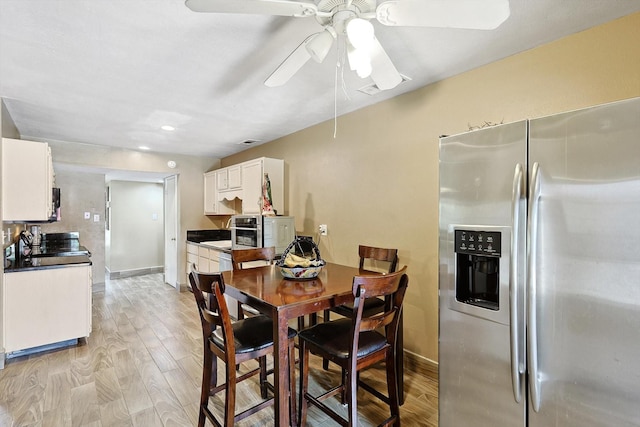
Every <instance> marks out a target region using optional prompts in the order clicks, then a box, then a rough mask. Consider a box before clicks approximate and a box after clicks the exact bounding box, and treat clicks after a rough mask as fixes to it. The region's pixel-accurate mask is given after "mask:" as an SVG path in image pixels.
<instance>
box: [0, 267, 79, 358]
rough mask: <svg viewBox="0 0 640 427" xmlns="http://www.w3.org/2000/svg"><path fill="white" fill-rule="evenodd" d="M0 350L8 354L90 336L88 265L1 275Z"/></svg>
mask: <svg viewBox="0 0 640 427" xmlns="http://www.w3.org/2000/svg"><path fill="white" fill-rule="evenodd" d="M3 293H4V295H3V298H4V315H3V326H4V350H5V352H7V353H11V352H13V351H17V350H24V349H28V348H33V347H39V346H42V345H47V344H53V343H57V342H61V341H66V340H70V339H75V338H82V337H88V336H89V334H90V333H91V266H90V265H79V266H65V267H60V268H48V269H42V270H30V271H24V272H12V273H5V274H4V289H3Z"/></svg>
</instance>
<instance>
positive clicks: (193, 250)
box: [187, 243, 198, 255]
mask: <svg viewBox="0 0 640 427" xmlns="http://www.w3.org/2000/svg"><path fill="white" fill-rule="evenodd" d="M187 253H188V254H194V255H198V245H194V244H193V243H187Z"/></svg>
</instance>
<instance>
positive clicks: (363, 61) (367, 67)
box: [347, 43, 373, 79]
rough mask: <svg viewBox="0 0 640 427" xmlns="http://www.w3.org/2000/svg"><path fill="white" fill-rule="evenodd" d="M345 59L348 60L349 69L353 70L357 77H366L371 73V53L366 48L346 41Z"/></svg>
mask: <svg viewBox="0 0 640 427" xmlns="http://www.w3.org/2000/svg"><path fill="white" fill-rule="evenodd" d="M347 59H348V60H349V68H350V69H351V71H355V72H356V74H358V77H360V78H361V79H366V78H367V77H369V76H370V75H371V72H372V71H373V68H372V66H371V55H370V52H368V51H367V50H366V49H363V48H360V49H358V48H356V47H355V46H352V45H351V43H347Z"/></svg>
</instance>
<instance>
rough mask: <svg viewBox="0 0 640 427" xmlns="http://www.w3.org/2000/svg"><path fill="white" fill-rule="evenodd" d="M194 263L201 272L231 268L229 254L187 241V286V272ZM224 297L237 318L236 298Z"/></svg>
mask: <svg viewBox="0 0 640 427" xmlns="http://www.w3.org/2000/svg"><path fill="white" fill-rule="evenodd" d="M194 264H195V266H196V268H197V270H198V271H200V272H202V273H217V272H219V271H230V270H231V269H232V268H233V267H232V264H231V254H229V253H225V252H223V251H219V250H217V249H213V248H205V247H204V246H201V245H198V244H196V243H191V242H187V284H189V286H191V284H190V282H189V277H188V276H189V272H191V266H192V265H194ZM225 298H226V299H227V306H228V307H229V313H230V314H231V316H232V317H234V318H237V316H238V308H237V303H236V300H234V299H233V298H231V297H228V296H226V295H225Z"/></svg>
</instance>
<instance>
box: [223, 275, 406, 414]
mask: <svg viewBox="0 0 640 427" xmlns="http://www.w3.org/2000/svg"><path fill="white" fill-rule="evenodd" d="M365 273H368V274H371V273H372V272H365V271H363V270H360V269H359V268H358V267H349V266H344V265H339V264H332V263H327V264H326V265H325V266H324V268H323V269H322V271H321V272H320V274H319V275H318V277H316V278H314V279H308V280H292V279H287V278H285V277H284V276H283V275H282V273H281V272H280V268H279V267H277V266H275V265H266V266H262V267H254V268H247V269H243V270H234V271H224V272H223V273H222V274H223V277H224V282H225V285H226V288H225V293H226V294H227V295H229V296H230V297H232V298H234V299H236V300H238V301H240V302H241V303H243V304H248V305H250V306H251V307H253V308H255V309H256V310H258V311H259V312H261V313H263V314H266V315H268V316H270V317H271V318H272V319H273V320H274V322H273V336H274V357H273V358H274V387H275V390H276V393H275V401H276V404H275V425H276V426H289V422H290V420H289V408H288V405H289V396H288V394H287V393H286V390H290V388H289V364H288V363H287V358H288V357H289V355H288V338H287V328H288V327H289V321H290V320H291V319H297V318H298V317H300V316H305V315H308V314H313V313H317V312H320V311H323V310H325V309H329V308H331V307H335V306H338V305H341V304H345V303H349V302H351V303H352V302H353V294H352V283H353V277H354V276H356V275H358V274H365ZM401 358H402V357H400V359H401ZM400 366H401V365H400ZM398 377H399V378H402V370H400V371H399V372H398ZM399 383H400V384H401V383H402V382H401V381H399Z"/></svg>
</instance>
